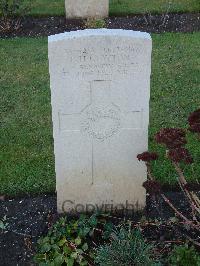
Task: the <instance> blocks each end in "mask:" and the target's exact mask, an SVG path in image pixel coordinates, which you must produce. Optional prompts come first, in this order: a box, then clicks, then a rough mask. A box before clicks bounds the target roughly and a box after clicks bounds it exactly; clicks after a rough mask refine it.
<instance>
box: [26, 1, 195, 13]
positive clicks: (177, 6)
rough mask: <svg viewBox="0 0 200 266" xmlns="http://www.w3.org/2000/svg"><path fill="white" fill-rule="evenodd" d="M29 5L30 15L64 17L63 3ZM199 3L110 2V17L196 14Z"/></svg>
mask: <svg viewBox="0 0 200 266" xmlns="http://www.w3.org/2000/svg"><path fill="white" fill-rule="evenodd" d="M26 3H28V4H29V5H31V15H34V16H35V15H37V16H49V15H50V16H56V15H58V16H64V1H62V0H56V1H51V2H49V1H48V0H36V1H34V2H32V1H30V0H26ZM199 10H200V3H199V1H198V0H181V1H178V0H174V1H167V0H152V1H148V0H135V1H133V0H111V1H110V15H111V16H121V15H124V16H127V15H131V14H141V13H142V14H144V13H147V12H150V13H152V14H159V13H165V12H176V13H177V12H179V13H184V12H198V11H199Z"/></svg>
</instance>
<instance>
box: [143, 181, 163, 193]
mask: <svg viewBox="0 0 200 266" xmlns="http://www.w3.org/2000/svg"><path fill="white" fill-rule="evenodd" d="M143 187H144V188H145V189H146V191H147V193H149V194H150V195H152V194H158V193H160V192H161V185H160V183H159V182H158V181H155V180H147V181H145V182H144V183H143Z"/></svg>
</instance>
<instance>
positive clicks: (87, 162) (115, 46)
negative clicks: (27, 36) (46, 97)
mask: <svg viewBox="0 0 200 266" xmlns="http://www.w3.org/2000/svg"><path fill="white" fill-rule="evenodd" d="M151 47H152V42H151V37H150V35H149V34H147V33H142V32H134V31H126V30H106V29H102V30H84V31H76V32H70V33H63V34H58V35H54V36H50V37H49V64H50V80H51V97H52V115H53V132H54V151H55V164H56V179H57V198H58V211H59V212H62V211H64V210H65V211H71V210H73V209H75V208H76V210H78V208H79V210H83V211H84V208H86V206H88V205H87V204H91V205H89V206H90V207H91V208H92V206H96V207H97V206H98V207H99V208H101V207H102V208H103V206H107V205H103V204H111V205H112V207H113V206H114V208H115V207H116V206H119V204H126V203H128V204H133V205H134V206H137V207H139V208H142V207H144V205H145V189H144V188H143V187H142V184H143V182H144V181H145V180H146V168H145V166H144V164H143V163H141V162H138V160H137V158H136V156H137V154H138V153H141V152H143V151H145V150H147V149H148V123H149V98H150V72H151V49H152V48H151ZM80 204H82V205H80ZM111 205H110V206H111Z"/></svg>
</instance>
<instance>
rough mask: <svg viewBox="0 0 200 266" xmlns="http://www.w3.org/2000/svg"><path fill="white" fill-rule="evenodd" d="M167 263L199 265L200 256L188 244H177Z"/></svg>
mask: <svg viewBox="0 0 200 266" xmlns="http://www.w3.org/2000/svg"><path fill="white" fill-rule="evenodd" d="M169 264H170V265H171V266H189V265H192V266H199V265H200V256H199V254H198V253H197V251H196V250H195V249H194V247H189V246H188V245H184V246H177V247H175V248H174V250H173V251H172V254H171V256H170V258H169Z"/></svg>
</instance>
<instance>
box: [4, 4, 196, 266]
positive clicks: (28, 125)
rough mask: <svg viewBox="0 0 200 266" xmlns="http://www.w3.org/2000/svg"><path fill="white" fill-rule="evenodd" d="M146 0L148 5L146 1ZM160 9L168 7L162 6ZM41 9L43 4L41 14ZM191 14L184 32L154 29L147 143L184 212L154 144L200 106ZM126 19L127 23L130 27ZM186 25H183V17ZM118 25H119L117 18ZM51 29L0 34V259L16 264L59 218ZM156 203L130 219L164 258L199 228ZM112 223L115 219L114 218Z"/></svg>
mask: <svg viewBox="0 0 200 266" xmlns="http://www.w3.org/2000/svg"><path fill="white" fill-rule="evenodd" d="M52 2H53V1H52ZM61 2H63V1H57V2H56V1H54V4H52V3H49V1H48V4H47V2H46V1H34V4H33V5H34V8H33V11H32V14H33V15H36V14H37V15H38V16H40V15H64V13H63V10H64V7H63V4H62V3H61ZM115 2H116V3H117V5H115V6H114V5H113V6H112V3H114V0H113V1H111V14H112V15H117V14H120V15H123V14H127V13H130V14H132V13H133V14H135V13H142V12H144V7H145V8H146V9H148V10H149V11H150V12H153V13H162V12H163V5H164V4H163V5H162V8H161V7H160V6H161V5H160V3H159V2H161V3H164V1H146V2H145V4H144V5H143V4H142V3H141V2H142V1H136V4H134V6H132V5H131V1H128V0H127V1H115ZM150 2H151V5H150V6H147V5H148V3H150ZM179 3H180V2H179ZM122 5H123V8H122ZM43 6H45V8H46V9H44V8H43ZM165 7H166V9H165V11H166V10H167V5H165ZM171 8H172V9H171V11H172V12H194V11H195V12H196V11H197V10H199V2H198V1H195V0H193V1H187V0H184V1H181V4H178V1H177V4H176V1H174V5H172V7H171ZM55 9H56V11H55ZM40 10H43V11H42V13H41V11H40ZM175 16H177V15H175ZM188 16H190V15H189V14H188ZM191 16H192V18H194V17H195V19H194V20H195V22H194V25H193V26H192V27H191V28H190V29H186V28H185V30H182V31H184V32H185V33H161V34H152V38H153V55H152V79H151V102H150V132H149V145H150V150H155V151H157V152H158V153H159V154H160V158H159V160H158V161H156V162H155V163H154V164H153V173H154V174H155V176H156V177H157V179H158V180H159V181H160V182H161V183H162V185H163V188H164V190H165V191H166V195H167V196H169V198H170V199H171V201H172V202H174V203H175V205H176V206H177V207H178V208H179V209H180V210H181V211H183V213H187V212H188V206H187V203H186V202H185V200H184V198H183V197H182V194H180V193H179V192H178V193H177V192H174V191H176V190H177V187H176V173H175V172H174V169H173V167H172V166H171V164H170V162H169V161H167V160H166V157H165V150H164V149H163V148H162V147H159V146H157V145H156V144H155V141H154V135H155V133H156V132H157V131H159V130H160V129H161V128H163V127H183V128H187V127H188V126H187V117H188V114H189V113H191V112H192V111H194V110H195V109H197V108H198V107H199V93H200V87H199V83H200V82H199V81H200V77H199V58H200V50H199V39H200V33H199V32H197V31H198V30H199V23H198V19H197V17H198V16H199V15H198V14H192V15H191ZM140 18H141V17H140ZM44 19H45V18H44ZM60 19H62V18H60ZM39 20H42V18H39ZM49 20H50V19H49ZM124 21H125V20H123V22H124ZM112 22H113V21H112ZM129 22H130V20H128V21H127V24H125V25H124V28H127V27H128V25H129ZM30 23H31V22H30ZM73 23H74V22H73ZM81 23H82V22H80V24H78V25H75V26H74V24H72V26H71V28H73V27H74V29H76V28H77V27H78V28H80V29H81V28H82V27H83V25H82V24H81ZM35 24H36V22H35ZM179 24H181V23H179ZM41 25H42V24H41ZM158 25H159V23H158ZM185 25H186V26H188V23H185ZM189 25H190V26H191V24H190V23H189ZM54 26H55V24H54ZM150 26H151V28H150V29H149V31H151V30H152V31H154V30H153V28H154V27H155V25H150ZM186 26H185V27H186ZM116 27H122V26H121V25H120V19H118V20H117V25H116ZM131 27H132V24H131V26H130V28H131ZM138 27H139V26H138ZM173 27H174V24H173ZM30 28H31V26H30ZM35 28H37V25H36V26H35ZM175 28H176V27H175ZM194 28H195V30H194ZM60 30H61V29H60ZM69 30H70V29H69ZM170 30H171V28H170V27H169V29H168V31H170ZM50 31H52V29H50ZM55 31H57V29H56V30H55ZM174 31H179V30H174ZM187 31H188V33H187ZM195 31H196V32H195ZM157 32H159V31H157ZM28 33H29V34H28ZM48 34H49V33H48ZM48 34H47V33H46V32H45V31H43V32H42V33H41V31H40V33H39V34H38V32H37V30H36V33H35V34H30V29H28V30H27V33H25V34H24V35H26V36H29V35H32V36H37V35H42V36H41V37H37V38H29V37H21V38H7V39H1V40H0V58H1V67H0V87H1V90H0V106H1V112H0V117H1V127H0V136H1V142H0V149H1V154H0V161H1V163H0V166H1V169H0V171H1V173H0V184H1V186H0V206H1V208H0V265H16V262H17V263H18V264H19V265H32V256H33V254H35V247H36V241H37V240H38V238H39V237H40V236H41V235H45V234H46V233H47V230H48V228H49V227H50V226H51V225H52V224H53V223H54V221H56V220H57V219H58V215H57V214H56V196H55V172H54V156H53V137H52V122H51V106H50V89H49V87H50V85H49V75H48V58H47V38H46V37H43V36H44V35H48ZM22 35H23V34H22ZM19 36H20V33H19ZM188 137H189V143H188V145H187V147H188V148H189V149H190V151H191V152H192V156H193V158H194V161H195V163H194V164H192V165H190V166H186V167H185V169H184V170H185V173H186V176H187V179H188V180H189V182H190V183H191V184H192V185H195V188H196V190H199V188H200V186H199V182H200V174H199V173H200V158H199V154H200V146H199V145H198V141H197V140H196V138H195V137H194V135H192V134H188ZM161 209H162V215H163V217H160V216H159V215H158V213H157V212H156V208H155V206H154V204H153V201H152V200H151V198H150V197H147V209H146V213H143V214H139V217H134V218H133V221H135V223H136V224H137V225H138V226H139V227H140V228H143V229H144V231H143V232H144V235H145V237H146V238H147V239H148V241H149V242H150V243H156V245H157V250H158V253H160V254H161V255H162V256H164V257H166V256H167V254H168V253H169V251H170V250H171V249H172V246H173V244H183V243H185V241H186V239H187V240H188V239H189V238H190V237H191V238H195V236H196V235H195V234H196V232H195V230H190V231H189V232H188V230H187V228H183V227H182V226H181V224H180V223H178V222H177V220H176V219H175V218H174V214H173V213H172V212H171V211H170V209H169V208H168V207H167V206H166V205H165V203H164V202H161ZM5 215H6V217H4V216H5ZM141 215H142V216H144V215H146V217H148V218H152V220H149V224H148V225H147V226H144V227H143V224H142V223H143V218H142V219H141ZM3 217H4V218H3ZM169 217H172V219H171V220H168V221H167V222H164V223H161V222H160V220H159V219H160V218H163V219H164V218H169ZM155 218H156V219H157V220H155ZM152 221H153V222H152ZM112 222H113V223H115V218H112ZM155 232H156V233H155Z"/></svg>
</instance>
